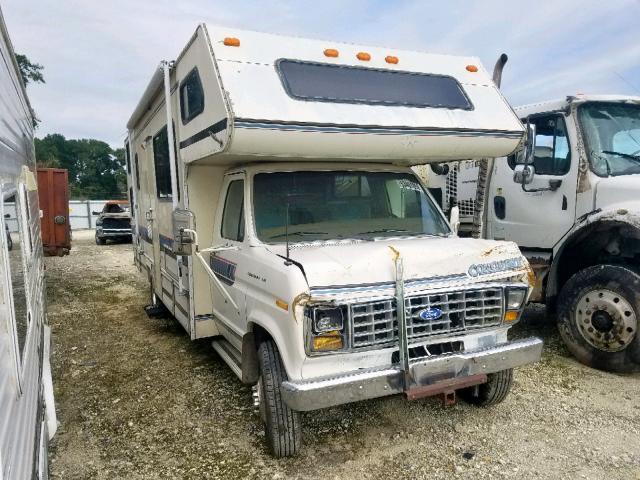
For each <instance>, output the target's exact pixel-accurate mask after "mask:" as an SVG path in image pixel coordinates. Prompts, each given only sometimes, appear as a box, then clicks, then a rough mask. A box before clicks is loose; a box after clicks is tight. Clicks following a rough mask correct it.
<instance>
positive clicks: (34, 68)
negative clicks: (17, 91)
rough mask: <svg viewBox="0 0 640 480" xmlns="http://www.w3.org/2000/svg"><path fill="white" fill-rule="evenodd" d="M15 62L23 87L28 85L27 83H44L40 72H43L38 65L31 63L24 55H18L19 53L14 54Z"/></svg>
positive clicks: (41, 67) (42, 68)
mask: <svg viewBox="0 0 640 480" xmlns="http://www.w3.org/2000/svg"><path fill="white" fill-rule="evenodd" d="M16 61H17V62H18V67H19V68H20V74H21V75H22V81H23V82H24V84H25V85H27V84H29V82H33V83H45V82H44V76H43V75H42V70H44V67H43V66H42V65H40V64H39V63H31V61H30V60H29V59H28V58H27V56H26V55H20V54H19V53H16Z"/></svg>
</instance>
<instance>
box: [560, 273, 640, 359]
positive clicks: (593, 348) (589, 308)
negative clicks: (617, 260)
mask: <svg viewBox="0 0 640 480" xmlns="http://www.w3.org/2000/svg"><path fill="white" fill-rule="evenodd" d="M639 319H640V276H639V275H638V274H636V273H634V272H633V271H631V270H629V269H627V268H624V267H621V266H616V265H596V266H594V267H589V268H586V269H584V270H581V271H580V272H578V273H576V274H575V275H574V276H573V277H571V278H570V279H569V281H568V282H567V283H566V284H565V286H564V287H563V288H562V291H561V292H560V297H559V301H558V330H559V331H560V336H561V337H562V340H563V341H564V343H565V344H566V345H567V348H568V349H569V351H570V352H571V353H572V354H573V355H574V356H575V357H576V358H577V359H578V361H580V362H581V363H584V364H585V365H588V366H590V367H593V368H597V369H600V370H607V371H610V372H634V371H640V337H639V336H638V321H639Z"/></svg>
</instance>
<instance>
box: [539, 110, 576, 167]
mask: <svg viewBox="0 0 640 480" xmlns="http://www.w3.org/2000/svg"><path fill="white" fill-rule="evenodd" d="M531 123H532V124H534V125H535V126H536V150H535V154H534V157H535V158H534V161H533V166H534V167H535V169H536V174H538V175H565V174H567V173H568V172H569V168H570V166H571V149H570V148H569V140H568V139H567V129H566V126H565V122H564V118H563V117H562V116H560V115H550V116H544V117H537V118H533V119H532V120H531Z"/></svg>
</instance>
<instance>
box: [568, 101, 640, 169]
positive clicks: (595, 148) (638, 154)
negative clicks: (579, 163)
mask: <svg viewBox="0 0 640 480" xmlns="http://www.w3.org/2000/svg"><path fill="white" fill-rule="evenodd" d="M579 118H580V122H581V125H582V130H583V131H584V136H585V143H586V147H587V151H588V152H589V158H590V160H591V166H592V168H593V171H594V172H595V173H596V174H597V175H600V176H602V177H606V176H609V175H611V176H617V175H631V174H634V173H640V105H637V104H626V103H587V104H585V105H584V106H583V107H580V113H579Z"/></svg>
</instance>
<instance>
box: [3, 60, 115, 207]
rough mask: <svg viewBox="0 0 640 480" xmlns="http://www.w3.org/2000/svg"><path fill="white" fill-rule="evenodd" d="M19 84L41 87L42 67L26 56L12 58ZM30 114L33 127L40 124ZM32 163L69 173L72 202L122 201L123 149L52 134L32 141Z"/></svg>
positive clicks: (35, 117) (96, 141) (100, 142)
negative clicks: (18, 70) (62, 169)
mask: <svg viewBox="0 0 640 480" xmlns="http://www.w3.org/2000/svg"><path fill="white" fill-rule="evenodd" d="M16 61H17V63H18V67H19V68H20V73H21V75H22V81H23V83H24V84H25V86H27V85H29V83H45V80H44V75H43V70H44V67H43V66H42V65H40V64H39V63H33V62H31V61H30V60H29V59H28V58H27V56H26V55H21V54H19V53H17V54H16ZM32 113H33V115H32V116H33V124H34V127H35V128H37V127H38V124H39V123H40V121H39V120H38V118H37V116H36V113H35V112H32ZM35 149H36V161H37V162H38V166H40V167H52V168H64V169H67V170H68V171H69V190H70V195H71V197H72V198H74V199H88V200H98V199H100V200H104V199H119V198H126V191H127V178H126V174H125V170H124V168H125V158H124V149H123V148H118V149H115V150H114V149H112V148H111V147H110V146H109V144H107V143H106V142H103V141H100V140H95V139H91V138H89V139H80V140H73V139H67V138H65V137H64V135H61V134H59V133H53V134H49V135H46V136H45V137H44V138H36V139H35Z"/></svg>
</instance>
